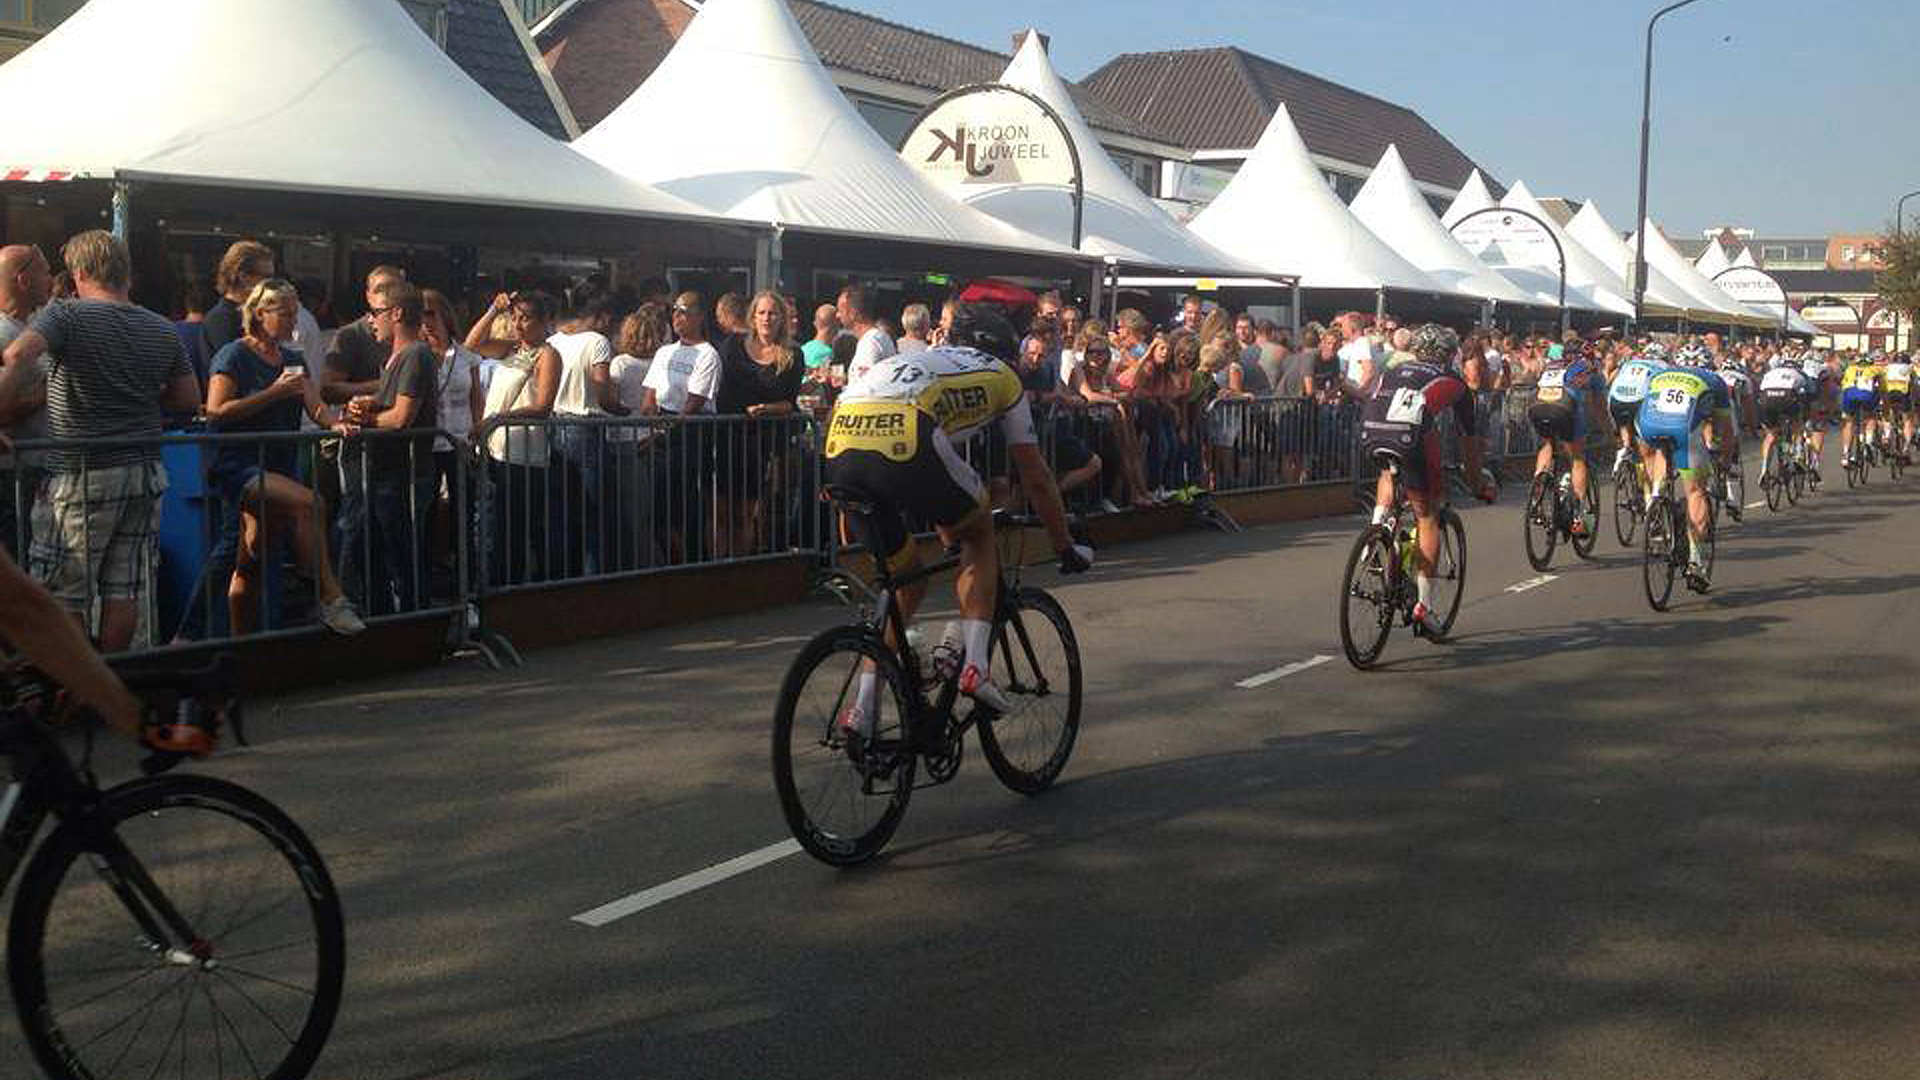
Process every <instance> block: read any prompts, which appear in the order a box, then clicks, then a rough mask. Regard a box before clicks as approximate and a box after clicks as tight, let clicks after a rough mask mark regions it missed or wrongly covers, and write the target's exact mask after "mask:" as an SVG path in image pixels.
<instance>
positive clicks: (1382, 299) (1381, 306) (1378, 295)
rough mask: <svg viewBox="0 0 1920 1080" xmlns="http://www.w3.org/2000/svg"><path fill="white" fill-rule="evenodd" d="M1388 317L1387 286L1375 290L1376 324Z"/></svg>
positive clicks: (1374, 313) (1374, 310)
mask: <svg viewBox="0 0 1920 1080" xmlns="http://www.w3.org/2000/svg"><path fill="white" fill-rule="evenodd" d="M1386 317H1387V290H1386V287H1385V286H1381V287H1380V288H1378V289H1375V290H1373V318H1374V321H1375V322H1378V321H1379V320H1381V319H1384V318H1386Z"/></svg>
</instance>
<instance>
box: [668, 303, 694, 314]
mask: <svg viewBox="0 0 1920 1080" xmlns="http://www.w3.org/2000/svg"><path fill="white" fill-rule="evenodd" d="M699 310H700V309H699V308H690V307H683V306H681V305H679V304H675V305H673V313H674V314H675V315H693V314H696V313H698V312H699Z"/></svg>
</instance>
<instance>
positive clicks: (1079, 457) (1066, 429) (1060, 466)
mask: <svg viewBox="0 0 1920 1080" xmlns="http://www.w3.org/2000/svg"><path fill="white" fill-rule="evenodd" d="M1050 333H1051V328H1049V334H1050ZM1047 344H1048V341H1047V337H1046V336H1042V335H1040V334H1033V335H1029V336H1028V337H1027V338H1026V340H1025V341H1023V342H1021V344H1020V361H1019V363H1018V364H1016V365H1015V373H1016V374H1018V375H1019V376H1020V385H1021V386H1022V387H1024V388H1025V389H1026V391H1027V400H1028V402H1029V404H1030V407H1031V408H1032V410H1033V418H1034V422H1035V427H1036V429H1037V430H1039V431H1040V432H1042V433H1043V434H1044V435H1046V436H1047V437H1046V438H1043V439H1042V443H1043V449H1044V450H1045V451H1046V452H1047V454H1048V459H1049V460H1048V464H1049V466H1050V467H1051V468H1052V469H1053V471H1054V474H1055V476H1056V477H1058V481H1057V486H1058V487H1059V488H1060V494H1061V496H1062V497H1063V498H1064V497H1065V496H1067V495H1069V494H1070V493H1072V492H1074V491H1077V490H1079V489H1081V488H1084V487H1086V486H1087V485H1088V484H1091V483H1093V482H1094V481H1095V480H1097V479H1099V477H1100V464H1101V462H1100V455H1099V454H1097V453H1095V452H1094V451H1093V450H1092V449H1090V448H1089V447H1088V446H1087V444H1086V442H1085V441H1083V440H1082V439H1081V438H1080V437H1079V436H1078V435H1077V434H1075V432H1074V430H1073V424H1072V422H1071V420H1070V419H1069V418H1068V416H1067V415H1066V410H1065V409H1062V408H1060V407H1059V406H1060V405H1061V404H1062V403H1063V402H1065V401H1072V402H1076V403H1081V404H1084V402H1083V401H1082V399H1080V398H1078V397H1077V396H1075V395H1070V394H1068V393H1067V392H1066V390H1065V389H1064V388H1063V387H1061V385H1060V377H1059V376H1058V375H1057V374H1055V372H1054V368H1053V367H1051V366H1049V365H1048V363H1047Z"/></svg>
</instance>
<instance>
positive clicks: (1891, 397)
mask: <svg viewBox="0 0 1920 1080" xmlns="http://www.w3.org/2000/svg"><path fill="white" fill-rule="evenodd" d="M1880 378H1881V389H1882V391H1883V392H1884V393H1885V394H1886V398H1885V400H1884V408H1885V411H1886V423H1887V427H1888V428H1889V429H1890V435H1889V438H1888V442H1889V443H1891V444H1892V447H1893V449H1892V452H1893V454H1895V455H1896V456H1897V457H1898V458H1899V459H1900V464H1901V465H1903V466H1907V465H1912V464H1913V431H1914V416H1913V354H1911V353H1904V352H1899V353H1892V354H1890V355H1889V356H1888V357H1887V366H1886V370H1885V371H1884V372H1883V373H1882V374H1881V377H1880Z"/></svg>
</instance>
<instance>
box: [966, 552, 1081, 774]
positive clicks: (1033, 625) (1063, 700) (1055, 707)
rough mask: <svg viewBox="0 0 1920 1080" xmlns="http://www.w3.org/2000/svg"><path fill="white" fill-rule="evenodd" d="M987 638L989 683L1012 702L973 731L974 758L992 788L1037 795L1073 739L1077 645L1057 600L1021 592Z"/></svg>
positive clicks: (1034, 591)
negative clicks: (988, 773) (990, 643)
mask: <svg viewBox="0 0 1920 1080" xmlns="http://www.w3.org/2000/svg"><path fill="white" fill-rule="evenodd" d="M1010 599H1011V603H1012V605H1013V610H1012V611H1010V612H1009V613H1008V614H1007V617H1006V620H1005V621H1004V622H1002V623H1001V624H1000V625H999V626H998V627H997V628H995V632H994V649H993V657H994V679H995V681H996V682H998V683H999V684H1000V689H1001V690H1002V691H1004V692H1005V693H1006V695H1007V699H1008V701H1009V702H1011V704H1012V706H1013V707H1012V708H1011V709H1009V710H1008V711H1007V712H1006V714H1005V715H1003V716H997V717H995V718H994V719H993V720H991V721H989V722H987V723H984V724H981V725H980V752H981V753H982V754H984V755H986V759H987V764H988V765H989V766H991V767H992V769H993V775H995V776H997V777H999V778H1000V782H1001V783H1002V784H1005V785H1006V786H1007V787H1009V788H1011V789H1013V790H1014V791H1017V792H1019V793H1020V794H1022V795H1033V794H1036V793H1038V792H1041V791H1045V790H1046V789H1047V788H1048V787H1049V786H1051V785H1052V784H1053V782H1054V780H1055V779H1057V778H1058V777H1059V776H1060V770H1062V769H1064V768H1066V767H1067V759H1068V758H1069V757H1072V756H1073V743H1074V740H1075V739H1076V738H1078V737H1079V734H1080V642H1079V640H1078V639H1077V638H1075V637H1074V636H1073V624H1072V623H1070V622H1068V621H1067V613H1066V612H1065V611H1063V610H1062V609H1061V607H1060V604H1059V602H1058V601H1056V600H1055V599H1054V598H1053V597H1051V596H1048V595H1047V594H1046V593H1044V592H1041V591H1040V590H1039V589H1021V590H1020V591H1019V592H1017V593H1015V594H1014V595H1013V596H1012V597H1011V598H1010Z"/></svg>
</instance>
